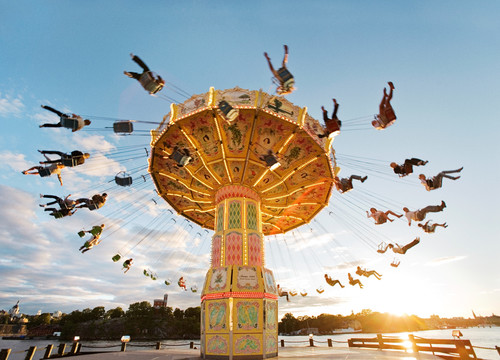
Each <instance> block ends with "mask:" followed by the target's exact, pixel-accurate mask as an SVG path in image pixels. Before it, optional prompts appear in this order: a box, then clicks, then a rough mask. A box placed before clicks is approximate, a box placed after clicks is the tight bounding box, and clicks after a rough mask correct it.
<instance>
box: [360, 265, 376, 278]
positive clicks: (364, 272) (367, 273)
mask: <svg viewBox="0 0 500 360" xmlns="http://www.w3.org/2000/svg"><path fill="white" fill-rule="evenodd" d="M356 274H358V275H359V276H366V277H370V276H372V275H373V276H375V277H376V278H377V279H378V280H380V279H381V278H382V275H380V274H379V273H378V272H376V271H375V270H366V269H361V267H360V266H358V268H357V269H356Z"/></svg>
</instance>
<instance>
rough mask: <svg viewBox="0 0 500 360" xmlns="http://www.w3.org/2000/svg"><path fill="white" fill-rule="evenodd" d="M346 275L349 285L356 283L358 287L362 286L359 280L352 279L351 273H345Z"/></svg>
mask: <svg viewBox="0 0 500 360" xmlns="http://www.w3.org/2000/svg"><path fill="white" fill-rule="evenodd" d="M347 277H348V278H349V285H352V286H354V285H356V284H358V285H359V288H360V289H362V288H363V284H361V281H359V279H354V278H353V277H352V275H351V273H347Z"/></svg>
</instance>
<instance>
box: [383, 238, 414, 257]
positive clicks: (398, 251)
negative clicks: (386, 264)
mask: <svg viewBox="0 0 500 360" xmlns="http://www.w3.org/2000/svg"><path fill="white" fill-rule="evenodd" d="M418 243H420V238H419V237H417V238H415V239H414V240H413V241H412V242H410V243H408V244H406V245H404V246H401V245H399V244H398V243H396V244H394V245H393V244H390V245H391V248H392V251H394V252H395V253H396V254H401V255H404V254H406V252H407V251H408V250H409V249H411V248H412V247H414V246H415V245H417V244H418Z"/></svg>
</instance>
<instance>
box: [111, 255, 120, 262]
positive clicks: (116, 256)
mask: <svg viewBox="0 0 500 360" xmlns="http://www.w3.org/2000/svg"><path fill="white" fill-rule="evenodd" d="M121 258H122V256H121V255H120V254H116V255H115V256H113V257H112V258H111V259H112V260H113V262H117V261H118V260H120V259H121Z"/></svg>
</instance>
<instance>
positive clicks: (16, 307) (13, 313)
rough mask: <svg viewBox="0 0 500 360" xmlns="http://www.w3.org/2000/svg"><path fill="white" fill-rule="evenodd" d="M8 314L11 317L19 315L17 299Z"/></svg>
mask: <svg viewBox="0 0 500 360" xmlns="http://www.w3.org/2000/svg"><path fill="white" fill-rule="evenodd" d="M9 315H10V318H11V319H13V318H16V317H19V300H17V303H16V305H14V306H13V307H12V309H10V310H9Z"/></svg>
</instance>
